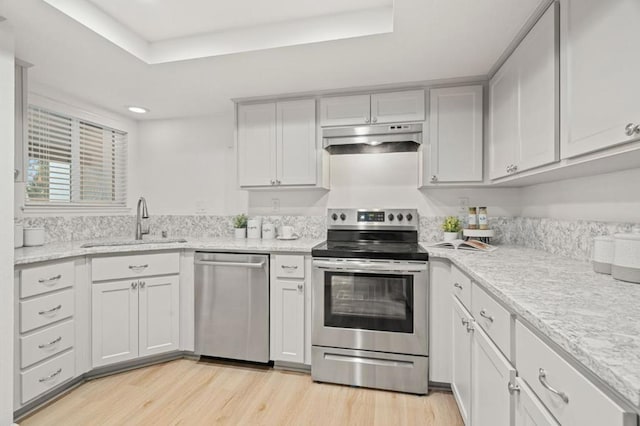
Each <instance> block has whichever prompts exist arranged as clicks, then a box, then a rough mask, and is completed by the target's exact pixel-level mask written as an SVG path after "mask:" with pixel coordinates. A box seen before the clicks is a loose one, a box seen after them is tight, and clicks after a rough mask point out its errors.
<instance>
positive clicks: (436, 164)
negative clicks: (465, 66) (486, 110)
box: [424, 86, 483, 184]
mask: <svg viewBox="0 0 640 426" xmlns="http://www.w3.org/2000/svg"><path fill="white" fill-rule="evenodd" d="M430 98H431V110H430V115H429V122H430V125H429V132H430V137H429V146H430V149H429V150H425V151H424V154H425V155H427V156H428V158H426V159H425V164H428V167H429V168H428V170H427V171H425V176H426V180H427V181H428V182H429V183H431V184H436V183H442V182H445V183H446V182H479V181H482V179H483V176H482V86H465V87H449V88H445V89H433V90H431V93H430ZM425 183H426V182H425Z"/></svg>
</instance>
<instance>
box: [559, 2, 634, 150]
mask: <svg viewBox="0 0 640 426" xmlns="http://www.w3.org/2000/svg"><path fill="white" fill-rule="evenodd" d="M560 19H561V31H562V32H561V40H562V44H561V61H562V73H561V87H562V95H561V99H562V158H570V157H575V156H578V155H580V154H585V153H588V152H592V151H596V150H599V149H603V148H607V147H610V146H613V145H617V144H620V143H624V142H629V141H633V140H637V139H640V102H638V93H640V78H638V76H639V75H640V57H639V56H638V55H633V54H631V55H630V54H629V52H634V51H637V47H638V40H640V25H638V21H639V20H640V2H638V0H611V1H605V2H603V1H599V0H562V1H561V2H560ZM596 23H597V24H596Z"/></svg>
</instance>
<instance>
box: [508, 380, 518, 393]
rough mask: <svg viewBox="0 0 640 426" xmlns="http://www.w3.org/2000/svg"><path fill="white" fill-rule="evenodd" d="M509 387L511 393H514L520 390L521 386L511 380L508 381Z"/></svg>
mask: <svg viewBox="0 0 640 426" xmlns="http://www.w3.org/2000/svg"><path fill="white" fill-rule="evenodd" d="M507 389H508V390H509V393H510V394H513V393H514V392H520V386H518V385H517V384H515V385H514V384H513V383H511V382H509V383H507Z"/></svg>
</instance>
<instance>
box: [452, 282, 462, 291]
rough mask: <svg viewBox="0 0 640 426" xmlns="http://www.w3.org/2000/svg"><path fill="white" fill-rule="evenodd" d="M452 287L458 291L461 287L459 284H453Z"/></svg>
mask: <svg viewBox="0 0 640 426" xmlns="http://www.w3.org/2000/svg"><path fill="white" fill-rule="evenodd" d="M453 286H454V287H455V288H459V289H460V290H462V286H461V285H460V283H455V284H453Z"/></svg>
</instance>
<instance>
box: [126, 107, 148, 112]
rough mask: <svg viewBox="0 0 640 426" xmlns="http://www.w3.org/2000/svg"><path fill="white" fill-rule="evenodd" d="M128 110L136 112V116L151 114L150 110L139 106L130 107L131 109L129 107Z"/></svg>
mask: <svg viewBox="0 0 640 426" xmlns="http://www.w3.org/2000/svg"><path fill="white" fill-rule="evenodd" d="M127 109H128V110H129V111H131V112H135V113H136V114H146V113H148V112H149V109H147V108H143V107H139V106H130V107H127Z"/></svg>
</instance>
